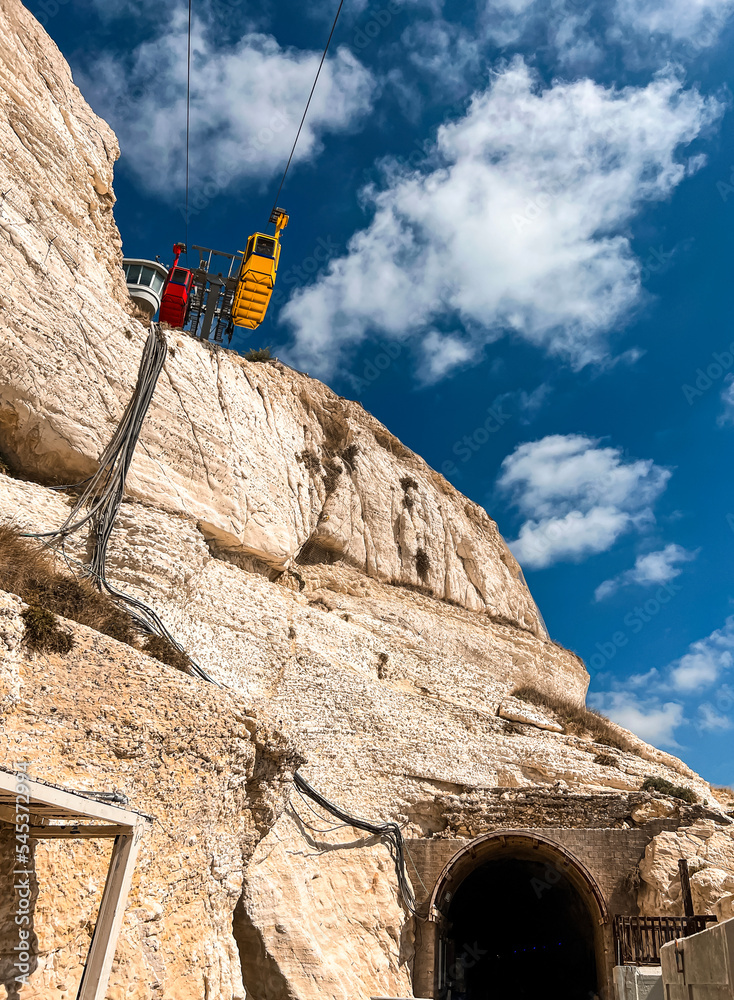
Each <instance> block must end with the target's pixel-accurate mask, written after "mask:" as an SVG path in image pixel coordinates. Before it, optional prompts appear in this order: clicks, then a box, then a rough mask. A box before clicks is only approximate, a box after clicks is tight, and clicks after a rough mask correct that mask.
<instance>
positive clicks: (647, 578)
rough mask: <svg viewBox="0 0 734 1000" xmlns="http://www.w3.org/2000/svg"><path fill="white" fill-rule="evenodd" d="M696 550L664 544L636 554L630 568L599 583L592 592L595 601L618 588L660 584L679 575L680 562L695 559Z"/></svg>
mask: <svg viewBox="0 0 734 1000" xmlns="http://www.w3.org/2000/svg"><path fill="white" fill-rule="evenodd" d="M696 555H697V552H689V551H688V549H684V548H683V546H682V545H674V544H671V545H666V546H665V548H664V549H659V550H658V551H657V552H648V553H647V554H646V555H642V556H638V557H637V559H636V560H635V565H634V566H633V567H632V569H628V570H627V571H626V572H624V573H620V575H619V576H615V577H614V578H613V579H611V580H605V581H604V582H603V583H601V584H599V586H598V587H597V588H596V590H595V592H594V596H595V598H596V600H597V601H602V600H604V598H605V597H609V596H610V595H611V594H613V593H615V592H616V591H617V590H619V588H620V587H629V586H633V585H635V584H637V585H639V586H641V587H646V586H649V585H651V584H656V585H660V584H663V583H667V582H668V581H669V580H674V579H675V577H676V576H680V574H681V572H682V570H681V564H682V563H687V562H691V560H693V559H695V558H696Z"/></svg>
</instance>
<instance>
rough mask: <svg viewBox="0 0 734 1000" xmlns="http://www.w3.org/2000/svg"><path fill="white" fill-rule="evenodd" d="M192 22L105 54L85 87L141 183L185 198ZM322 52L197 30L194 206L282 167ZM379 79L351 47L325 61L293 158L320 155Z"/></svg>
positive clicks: (178, 18) (178, 17) (179, 21)
mask: <svg viewBox="0 0 734 1000" xmlns="http://www.w3.org/2000/svg"><path fill="white" fill-rule="evenodd" d="M186 46H187V32H186V20H185V18H184V17H183V16H182V13H180V12H179V13H177V14H174V15H173V17H172V18H171V23H170V24H169V25H167V27H166V33H165V34H164V35H162V36H161V37H159V38H156V39H155V40H151V41H146V42H143V43H142V44H140V45H139V46H138V47H137V48H136V49H135V50H134V51H132V52H131V53H129V54H128V55H126V56H124V57H120V58H117V57H113V56H111V55H109V54H106V55H103V56H102V57H101V58H99V59H98V60H97V61H96V62H94V63H93V64H92V66H91V68H90V69H89V70H88V72H87V74H86V80H82V81H80V82H81V85H82V87H83V89H85V90H86V92H87V93H90V94H93V95H94V104H95V110H96V111H97V112H98V113H99V114H101V115H103V116H104V117H105V118H106V119H107V120H108V121H109V122H110V124H111V125H112V127H113V128H114V129H115V130H116V132H117V133H118V135H119V138H120V144H121V148H122V156H123V159H124V162H125V163H126V164H127V166H128V167H129V168H130V169H131V170H132V171H134V172H135V173H136V174H137V176H138V179H139V181H140V183H141V184H142V185H143V187H145V188H147V189H148V190H150V191H153V192H155V193H156V194H158V195H162V196H166V195H168V196H169V197H171V198H173V197H175V198H176V199H177V200H179V201H180V195H181V190H182V188H183V186H184V176H185V145H186V127H185V126H186ZM319 59H320V54H319V53H316V52H306V51H301V50H295V49H284V48H281V46H280V45H278V43H277V42H276V41H275V39H274V38H272V37H271V36H269V35H264V34H257V33H249V34H246V35H244V36H243V37H242V38H241V39H240V41H239V42H238V43H237V44H236V45H234V46H222V45H221V44H220V43H219V42H213V41H211V40H210V39H209V37H208V35H207V34H206V33H205V31H204V29H203V27H202V25H201V24H200V23H198V22H197V24H196V25H195V31H194V37H193V68H192V102H191V126H192V133H191V150H192V183H191V195H192V198H191V201H192V205H193V208H194V209H197V207H198V206H203V205H205V203H207V202H208V201H209V200H211V198H212V197H213V196H214V195H216V194H218V193H219V192H221V191H223V190H226V189H227V188H228V187H230V185H232V184H233V183H236V182H238V181H240V182H241V181H243V180H248V179H258V180H263V179H269V178H271V177H272V176H274V175H275V174H276V173H277V172H278V171H280V170H282V169H283V167H284V166H285V161H286V160H287V157H288V154H289V152H290V147H291V144H292V142H293V139H294V136H295V132H296V129H297V127H298V122H299V120H300V117H301V115H302V113H303V109H304V106H305V103H306V99H307V97H308V94H309V91H310V88H311V84H312V82H313V79H314V76H315V73H316V69H317V67H318V63H319ZM373 92H374V81H373V79H372V77H371V75H370V74H369V73H368V71H367V70H365V69H364V67H363V66H362V65H361V64H360V63H359V62H358V61H357V60H356V59H355V58H354V56H353V55H352V54H351V53H350V52H349V51H348V50H347V49H345V48H340V49H338V50H337V52H336V54H335V55H334V56H333V57H331V58H330V59H328V60H327V62H326V64H325V65H324V69H323V71H322V74H321V78H320V80H319V86H318V87H317V89H316V93H315V95H314V99H313V102H312V104H311V109H310V112H309V117H308V119H307V121H306V125H305V127H304V130H303V132H302V133H301V138H300V140H299V145H298V148H297V150H296V155H295V157H294V162H295V163H298V162H301V161H304V160H310V159H313V158H314V157H315V156H316V155H317V154H318V153H319V152H320V150H321V148H322V138H323V136H324V135H325V134H326V133H328V132H340V131H343V130H345V129H348V128H350V127H352V126H353V125H354V123H355V122H356V121H357V120H358V119H359V118H360V117H361V116H362V115H364V114H365V113H366V112H367V111H368V110H369V109H370V106H371V100H372V96H373Z"/></svg>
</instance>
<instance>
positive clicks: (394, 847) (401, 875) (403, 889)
mask: <svg viewBox="0 0 734 1000" xmlns="http://www.w3.org/2000/svg"><path fill="white" fill-rule="evenodd" d="M293 781H294V783H295V785H296V788H297V789H299V791H301V792H303V793H304V794H305V795H307V796H308V797H309V798H310V799H312V800H313V801H314V802H316V803H317V804H318V805H320V806H321V808H322V809H324V810H325V811H326V812H328V813H331V815H332V816H336V818H337V819H340V820H342V821H343V822H344V823H345V824H346V825H348V826H353V827H355V829H357V830H365V831H366V832H367V833H373V834H375V835H376V836H378V837H382V838H384V839H385V840H386V841H387V842H388V844H389V846H390V848H391V853H392V856H393V861H394V862H395V871H396V873H397V876H398V886H399V887H400V894H401V895H402V897H403V902H404V903H405V905H406V907H407V908H408V910H410V912H411V913H412V914H414V915H415V912H416V908H415V894H414V892H413V887H412V886H411V884H410V879H409V878H408V874H407V872H406V868H405V841H404V840H403V833H402V830H401V829H400V827H399V826H398V824H397V823H371V822H370V821H369V820H366V819H360V818H359V817H358V816H350V815H349V813H347V812H345V811H344V810H343V809H340V808H339V806H337V805H335V804H334V803H333V802H331V801H329V799H327V798H325V797H324V796H323V795H321V794H320V793H319V792H317V791H316V789H315V788H314V787H313V786H312V785H310V784H309V783H308V781H306V779H305V778H304V777H303V776H302V775H301V774H299V773H298V772H296V773H295V774H294V775H293Z"/></svg>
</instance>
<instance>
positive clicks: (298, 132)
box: [270, 0, 344, 218]
mask: <svg viewBox="0 0 734 1000" xmlns="http://www.w3.org/2000/svg"><path fill="white" fill-rule="evenodd" d="M343 6H344V0H340V3H339V7H338V8H337V12H336V17H335V18H334V23H333V24H332V26H331V31H330V32H329V37H328V39H327V40H326V45H325V47H324V52H323V55H322V56H321V62H320V63H319V68H318V69H317V71H316V77H315V79H314V81H313V86H312V87H311V93H310V94H309V95H308V100H307V101H306V109H305V111H304V112H303V118H301V124H300V125H299V126H298V131H297V132H296V138H295V139H294V141H293V148H292V149H291V155H290V156H289V157H288V162H287V163H286V165H285V170H284V171H283V176H282V178H281V181H280V187H279V188H278V193H277V194H276V196H275V201H274V202H273V208H272V211H271V213H270V215H271V218H272V215H273V212H274V211H275V209H276V208H277V207H278V198H280V192H281V191H282V190H283V185H284V184H285V179H286V177H287V176H288V171H289V169H290V165H291V161H292V160H293V155H294V153H295V152H296V146H297V145H298V140H299V139H300V138H301V132H302V130H303V125H304V123H305V121H306V115H307V114H308V109H309V108H310V107H311V100H312V99H313V95H314V92H315V90H316V84H317V83H318V82H319V77H320V76H321V70H322V69H323V67H324V63H325V62H326V54H327V52H328V51H329V46H330V45H331V39H332V38H333V37H334V32H335V31H336V25H337V22H338V21H339V15H340V14H341V12H342V7H343Z"/></svg>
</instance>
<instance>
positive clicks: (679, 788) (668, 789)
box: [642, 778, 698, 805]
mask: <svg viewBox="0 0 734 1000" xmlns="http://www.w3.org/2000/svg"><path fill="white" fill-rule="evenodd" d="M642 791H643V792H660V793H661V794H662V795H670V796H672V797H673V798H674V799H682V800H683V801H684V802H688V803H689V804H690V805H693V803H694V802H698V796H697V795H696V794H695V792H693V791H692V790H691V789H690V788H686V787H685V785H674V784H673V782H672V781H668V780H667V778H645V780H644V781H643V782H642Z"/></svg>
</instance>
